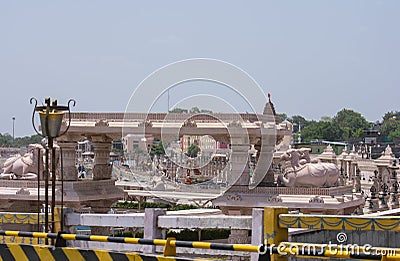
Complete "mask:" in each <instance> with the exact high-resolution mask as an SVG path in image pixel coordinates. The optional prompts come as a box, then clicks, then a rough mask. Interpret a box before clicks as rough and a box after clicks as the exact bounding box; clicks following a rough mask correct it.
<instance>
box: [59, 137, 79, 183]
mask: <svg viewBox="0 0 400 261" xmlns="http://www.w3.org/2000/svg"><path fill="white" fill-rule="evenodd" d="M79 139H80V136H78V135H69V134H67V135H64V136H61V137H60V138H58V139H57V144H58V146H60V148H61V151H62V159H63V172H64V181H75V180H78V171H77V169H76V166H75V158H76V146H77V145H78V144H77V142H78V140H79Z"/></svg>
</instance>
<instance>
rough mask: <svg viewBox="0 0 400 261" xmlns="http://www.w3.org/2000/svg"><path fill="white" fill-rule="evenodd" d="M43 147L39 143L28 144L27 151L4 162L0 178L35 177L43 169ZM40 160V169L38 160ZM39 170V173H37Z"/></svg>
mask: <svg viewBox="0 0 400 261" xmlns="http://www.w3.org/2000/svg"><path fill="white" fill-rule="evenodd" d="M43 151H44V150H43V147H42V146H41V145H39V144H31V145H29V149H28V152H27V153H26V154H25V155H23V156H21V155H19V156H14V157H11V158H9V159H7V160H6V161H5V162H4V165H3V166H4V167H3V173H1V174H0V178H1V179H35V178H37V175H38V174H39V173H41V172H42V171H43ZM39 160H40V169H38V161H39ZM38 171H39V173H38Z"/></svg>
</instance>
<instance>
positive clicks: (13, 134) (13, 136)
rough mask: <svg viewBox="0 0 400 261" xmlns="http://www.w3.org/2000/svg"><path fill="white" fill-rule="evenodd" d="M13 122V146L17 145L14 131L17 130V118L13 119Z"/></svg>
mask: <svg viewBox="0 0 400 261" xmlns="http://www.w3.org/2000/svg"><path fill="white" fill-rule="evenodd" d="M12 120H13V146H14V145H15V136H14V130H15V117H12Z"/></svg>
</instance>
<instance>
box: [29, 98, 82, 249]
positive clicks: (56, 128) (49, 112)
mask: <svg viewBox="0 0 400 261" xmlns="http://www.w3.org/2000/svg"><path fill="white" fill-rule="evenodd" d="M33 102H35V107H34V109H33V114H32V125H33V128H34V130H35V131H36V133H37V134H39V135H40V136H42V137H44V138H47V145H46V148H45V149H46V152H45V153H46V155H45V171H44V174H45V177H44V178H45V229H46V230H48V226H49V173H50V169H49V151H50V150H51V173H52V176H51V186H52V193H51V215H52V219H51V221H52V226H51V232H52V233H54V232H55V228H54V209H55V204H56V193H55V190H56V164H55V162H56V148H55V147H54V139H55V138H57V137H60V136H62V135H64V134H65V133H66V132H67V131H68V129H69V126H70V123H71V111H70V103H73V106H75V100H72V99H70V100H69V101H68V105H67V106H59V105H58V104H57V100H53V101H52V103H51V104H50V98H46V99H45V104H46V105H42V106H37V100H36V98H31V100H30V103H31V104H32V103H33ZM64 111H68V117H69V122H68V125H67V128H66V130H65V131H64V132H63V133H61V134H60V130H61V124H62V119H63V116H64ZM35 112H38V113H39V116H40V124H41V130H42V132H41V133H40V132H39V131H38V130H37V128H36V127H35V121H34V118H35ZM60 154H61V151H60ZM61 158H62V157H61ZM61 165H62V163H61ZM38 175H40V173H38ZM61 175H62V176H61V182H62V183H63V180H64V177H63V173H62V170H61ZM39 186H40V184H38V190H39ZM61 190H63V186H61ZM62 193H63V191H61V194H62ZM39 199H40V197H39ZM62 204H63V202H62ZM62 207H63V206H61V224H63V212H62ZM61 229H62V228H61ZM45 232H47V231H45ZM46 243H47V242H46Z"/></svg>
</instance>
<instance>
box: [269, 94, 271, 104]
mask: <svg viewBox="0 0 400 261" xmlns="http://www.w3.org/2000/svg"><path fill="white" fill-rule="evenodd" d="M268 101H269V102H270V101H271V93H268Z"/></svg>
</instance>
